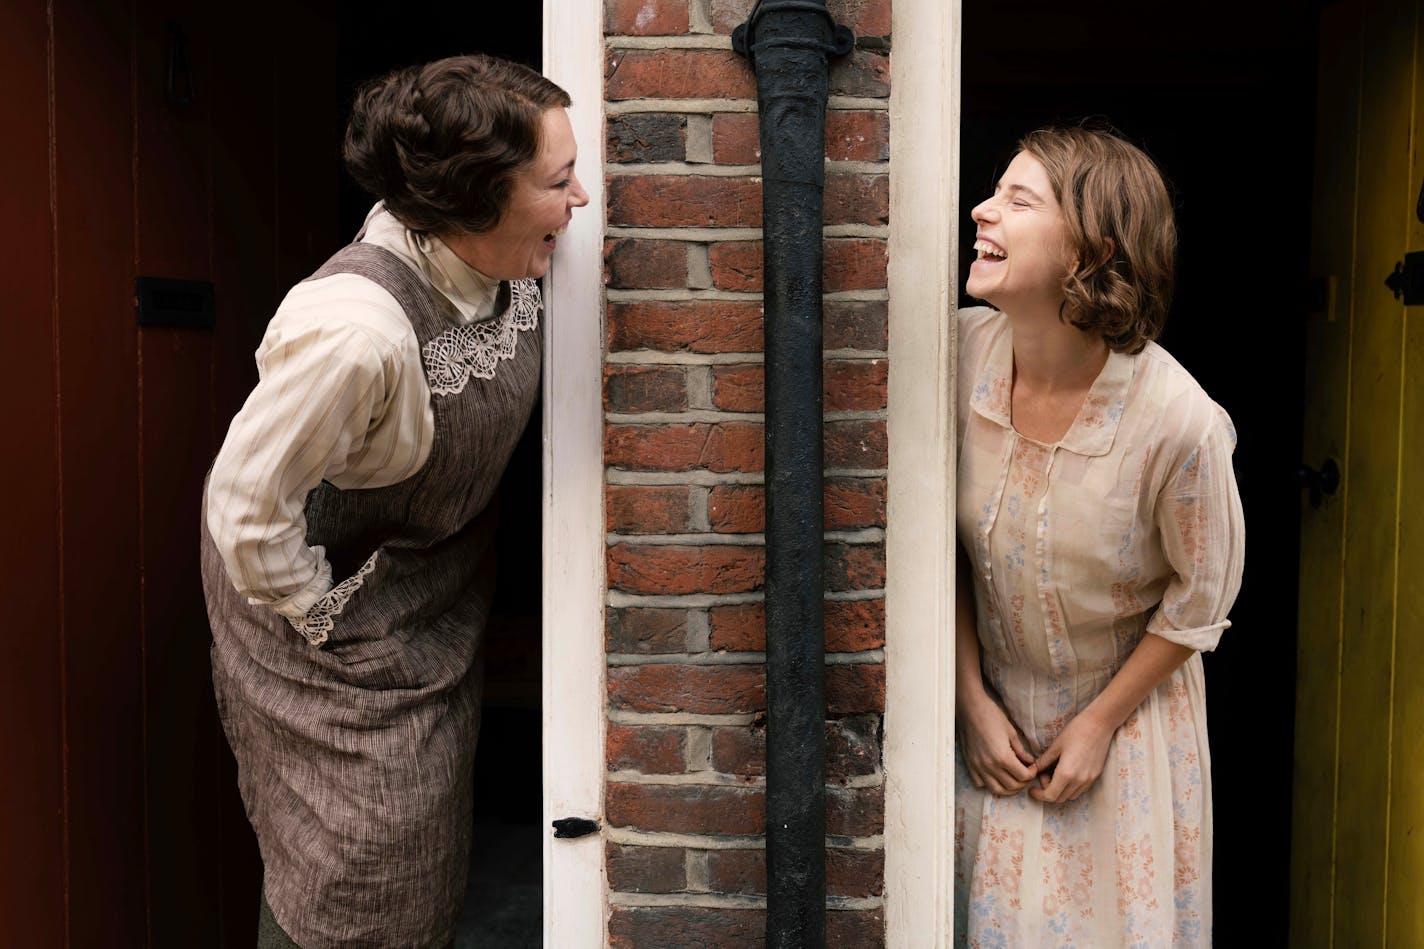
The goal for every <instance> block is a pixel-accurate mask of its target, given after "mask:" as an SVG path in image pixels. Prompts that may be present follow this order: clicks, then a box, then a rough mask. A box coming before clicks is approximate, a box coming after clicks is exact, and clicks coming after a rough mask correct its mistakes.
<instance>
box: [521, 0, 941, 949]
mask: <svg viewBox="0 0 1424 949" xmlns="http://www.w3.org/2000/svg"><path fill="white" fill-rule="evenodd" d="M959 10H960V2H959V0H949V2H945V0H896V2H895V4H894V6H893V8H892V17H893V20H892V24H893V26H892V28H893V35H894V38H895V52H894V66H893V68H894V77H893V83H892V87H891V90H892V91H891V96H890V122H891V138H890V158H891V176H890V207H891V213H890V236H889V254H890V265H889V280H888V286H889V297H890V303H889V353H890V380H889V422H888V434H889V474H888V477H889V497H888V508H887V525H886V565H887V581H886V624H887V634H886V640H887V642H886V674H887V683H888V684H887V698H886V720H885V775H886V777H885V782H886V784H885V792H886V793H885V861H886V863H885V917H886V927H887V945H888V946H890V947H891V949H902V947H914V949H920V947H925V949H944V947H948V946H949V945H950V942H951V928H952V924H953V898H952V897H953V894H952V890H951V887H952V880H953V867H952V861H953V832H954V818H953V806H954V628H953V621H954V550H955V540H954V459H955V452H954V398H953V393H954V325H953V319H952V314H953V301H954V299H955V295H956V292H957V283H958V276H957V273H956V265H955V258H956V255H957V225H958V218H959V201H958V177H959V175H958V169H959V45H960V29H959V27H960V15H959ZM603 55H604V54H603V0H544V72H545V74H546V75H548V76H549V77H550V78H551V79H553V80H554V81H555V82H557V83H559V84H560V85H561V86H563V87H564V88H565V89H567V90H568V91H569V93H570V95H572V96H573V99H574V105H573V108H572V109H570V111H569V115H570V119H571V120H572V122H573V128H574V134H575V137H576V138H577V140H578V142H579V144H580V146H581V149H580V153H579V161H578V166H577V167H578V175H579V179H580V180H581V181H582V182H583V185H584V187H585V188H586V189H587V191H588V193H589V206H588V208H586V209H585V210H583V211H580V212H578V213H576V214H575V215H574V218H573V222H572V224H571V225H570V228H569V231H568V233H567V234H566V235H565V236H564V238H563V239H562V240H561V242H560V243H561V247H560V253H559V255H558V257H556V258H555V261H554V266H553V269H552V271H551V273H550V276H549V279H548V281H547V283H546V286H547V293H546V299H545V324H544V325H545V341H546V349H545V357H544V370H545V372H544V500H543V516H544V528H543V551H544V554H543V579H544V604H543V610H544V612H543V624H544V634H543V655H544V657H545V661H544V664H543V669H544V672H543V676H544V680H543V707H544V713H543V729H544V732H543V735H544V738H543V744H544V750H543V763H544V801H543V813H544V828H545V837H544V945H545V946H560V947H562V946H578V947H581V949H582V947H589V946H595V945H597V946H606V945H607V926H606V925H605V920H606V918H607V911H608V910H607V907H608V895H607V886H606V882H605V879H604V867H603V842H602V835H599V834H593V835H589V836H588V837H584V838H582V839H579V840H572V841H570V840H555V839H554V838H553V837H552V833H551V831H550V829H549V825H550V822H552V821H553V820H555V819H557V818H560V817H570V816H578V817H590V818H596V819H599V820H600V822H601V820H602V811H603V788H604V783H603V782H604V727H605V721H606V703H605V655H604V638H603V629H604V604H605V599H606V583H605V561H604V556H605V528H604V513H603V480H604V465H603V411H602V404H603V403H602V377H603V322H602V317H603V281H602V274H603V234H604V227H605V221H604V196H603V139H604V130H603V118H604V117H603ZM595 933H596V934H598V935H597V936H595V935H594V934H595Z"/></svg>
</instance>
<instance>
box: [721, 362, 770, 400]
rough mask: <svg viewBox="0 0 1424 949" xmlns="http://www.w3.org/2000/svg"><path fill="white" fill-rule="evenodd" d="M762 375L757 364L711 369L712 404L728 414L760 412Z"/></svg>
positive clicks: (760, 368) (762, 393)
mask: <svg viewBox="0 0 1424 949" xmlns="http://www.w3.org/2000/svg"><path fill="white" fill-rule="evenodd" d="M763 375H764V372H763V370H762V367H761V365H760V364H759V363H745V364H742V365H730V366H713V367H712V404H713V405H714V406H716V407H717V408H719V409H724V410H726V411H728V412H760V411H762V408H763V404H762V399H763V395H764V392H763Z"/></svg>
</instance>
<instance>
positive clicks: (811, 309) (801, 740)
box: [732, 0, 854, 949]
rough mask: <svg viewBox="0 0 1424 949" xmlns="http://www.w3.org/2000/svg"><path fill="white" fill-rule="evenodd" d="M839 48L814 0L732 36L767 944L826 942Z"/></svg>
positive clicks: (793, 0) (750, 22) (792, 3)
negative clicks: (758, 265) (757, 370)
mask: <svg viewBox="0 0 1424 949" xmlns="http://www.w3.org/2000/svg"><path fill="white" fill-rule="evenodd" d="M853 45H854V37H853V36H852V34H851V32H850V30H848V29H846V28H845V27H843V26H838V25H837V24H836V23H835V22H834V21H833V20H832V19H831V15H830V13H829V12H828V11H827V10H826V4H825V2H824V0H757V3H756V4H755V5H754V6H753V7H752V10H751V13H750V15H749V16H748V17H747V22H746V23H744V24H742V25H741V26H739V27H737V29H736V31H735V32H734V33H733V34H732V46H733V48H734V49H736V51H737V52H738V53H741V54H742V55H743V56H746V57H747V59H748V60H750V62H751V66H752V69H753V71H754V72H755V73H756V78H757V108H758V110H759V112H760V114H761V166H762V237H763V241H764V248H765V250H764V264H765V292H764V304H765V310H766V318H765V329H766V666H767V669H766V673H767V675H766V678H767V683H766V692H767V729H766V731H767V735H766V851H767V853H766V862H767V901H766V902H767V919H766V945H767V947H768V949H810V947H821V946H824V945H825V944H826V734H825V721H826V698H825V618H824V609H823V598H824V592H823V576H822V574H823V570H822V563H821V560H822V554H821V549H822V539H821V534H822V516H821V481H822V446H821V256H822V253H821V240H822V238H821V228H822V223H823V222H822V196H821V192H822V190H823V188H824V185H825V177H826V174H825V141H826V97H827V57H829V56H844V55H845V54H846V53H849V52H850V50H851V47H852V46H853Z"/></svg>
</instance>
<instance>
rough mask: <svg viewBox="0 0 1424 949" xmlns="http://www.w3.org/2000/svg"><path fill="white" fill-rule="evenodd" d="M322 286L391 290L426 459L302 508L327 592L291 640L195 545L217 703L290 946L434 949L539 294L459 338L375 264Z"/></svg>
mask: <svg viewBox="0 0 1424 949" xmlns="http://www.w3.org/2000/svg"><path fill="white" fill-rule="evenodd" d="M334 273H354V274H358V275H360V276H362V277H365V278H367V279H369V280H372V281H374V282H375V283H377V284H378V285H380V286H381V287H383V288H385V289H386V290H387V291H388V292H390V293H391V295H392V296H394V297H395V299H396V301H397V302H398V303H399V304H400V305H401V308H402V309H403V310H404V312H405V315H406V317H407V319H409V320H410V323H411V325H412V326H413V327H414V329H415V332H416V337H417V340H418V342H419V344H420V348H421V361H422V364H423V367H424V370H425V373H426V379H427V382H428V384H429V386H430V391H431V393H432V396H431V397H432V404H433V412H434V420H435V434H434V440H433V443H432V445H431V449H430V456H429V458H428V459H427V461H426V462H425V464H424V466H423V467H422V468H421V469H420V470H419V471H418V472H416V473H415V474H414V475H412V476H411V477H409V478H407V479H405V480H404V481H401V482H399V483H397V484H394V485H390V486H387V487H382V488H369V489H360V490H341V489H338V488H336V487H334V486H332V485H331V484H328V483H326V482H322V483H321V484H320V485H319V486H318V487H317V488H315V489H314V490H313V491H312V492H311V493H310V494H309V495H308V497H307V501H306V507H305V513H306V520H307V534H306V541H307V543H308V544H309V545H312V546H315V545H318V544H320V545H323V546H324V547H325V548H326V556H327V559H328V560H329V561H330V562H331V565H332V576H333V577H335V578H337V580H338V581H339V582H338V583H337V584H336V585H335V586H334V587H333V589H332V591H331V592H330V593H328V594H327V595H326V596H324V597H323V598H322V600H321V601H320V602H319V603H318V604H317V606H315V607H313V609H312V610H311V611H309V612H308V613H307V616H306V618H305V620H304V622H303V624H302V629H301V631H300V634H299V632H298V630H296V629H294V628H293V626H292V625H291V624H289V623H288V621H287V620H286V618H284V617H283V616H281V615H280V614H278V613H276V612H275V611H273V610H272V609H270V608H268V607H264V606H254V605H249V604H248V603H247V600H246V598H245V597H243V596H241V595H240V594H238V593H237V591H236V590H235V589H234V588H233V585H232V583H231V582H230V581H229V579H228V576H227V572H226V570H225V569H224V566H223V562H222V558H221V556H220V555H219V554H218V552H217V549H216V548H215V547H214V545H213V543H212V539H211V537H210V536H208V533H207V530H206V528H204V531H203V547H202V571H203V587H204V592H205V593H206V595H207V602H208V615H209V619H210V620H211V623H212V630H213V647H212V662H213V685H214V689H215V691H216V693H217V703H218V713H219V715H220V716H221V718H222V722H223V727H224V730H225V732H226V733H227V738H228V742H229V743H230V744H231V746H232V750H233V754H234V755H235V757H236V759H237V765H238V784H239V788H240V790H241V792H242V799H243V803H244V805H245V807H246V810H247V815H248V818H249V819H250V820H251V822H252V826H253V829H254V830H255V831H256V833H257V840H258V844H259V846H260V848H261V852H262V862H263V867H264V881H263V892H264V895H265V897H266V899H267V902H268V904H269V905H270V906H271V908H272V912H273V915H274V916H275V917H276V920H277V922H279V923H280V924H281V926H282V928H283V929H285V930H286V931H287V933H288V934H289V935H290V936H291V937H292V938H293V939H294V940H295V941H296V942H297V943H298V944H299V945H301V946H302V947H304V949H336V947H342V949H362V947H369V949H394V947H401V949H406V947H409V949H422V947H430V946H444V945H445V944H447V943H448V942H450V940H451V939H453V937H454V931H455V922H456V919H457V917H458V916H459V913H460V907H461V903H462V900H463V897H464V890H465V876H466V872H467V867H468V860H469V847H470V822H471V806H472V792H473V787H472V769H473V764H474V752H475V739H476V736H477V733H478V729H479V710H480V691H481V686H482V670H481V669H480V667H479V664H478V663H477V661H476V660H477V657H478V654H479V653H478V647H479V644H480V640H481V635H482V632H483V629H484V624H485V619H486V616H487V613H488V609H489V603H490V600H491V595H492V592H493V589H492V586H493V578H494V573H493V566H494V565H493V550H492V540H493V527H494V518H493V514H492V511H490V510H489V509H488V506H489V501H490V498H491V495H492V494H493V493H494V490H495V488H496V486H497V485H498V483H499V478H500V475H501V473H502V472H503V470H504V467H505V464H506V463H507V462H508V460H509V456H510V454H511V453H512V452H513V450H514V446H515V444H516V442H517V441H518V439H519V437H520V434H521V432H522V431H523V429H524V426H525V423H526V422H527V421H528V419H529V415H530V412H531V410H532V408H533V405H534V400H535V397H536V395H537V392H538V380H539V368H540V339H539V333H538V332H537V314H538V310H539V290H538V286H537V284H536V283H535V282H534V281H532V280H525V281H516V282H515V283H513V284H512V285H511V286H510V287H509V293H508V296H509V298H510V305H509V306H508V308H506V309H505V310H504V312H502V313H501V314H500V315H498V316H495V317H493V318H491V319H489V320H485V321H482V322H479V323H474V324H469V325H466V326H460V327H455V326H452V325H451V324H450V322H449V321H448V320H446V319H445V318H444V317H443V316H442V315H441V313H440V311H439V310H438V309H437V308H436V305H435V303H434V301H433V300H432V299H431V296H430V293H431V291H430V290H429V289H428V287H427V285H426V284H425V282H424V281H423V280H422V279H421V278H420V277H419V276H418V275H417V274H416V273H415V272H414V271H412V270H411V269H410V268H409V267H408V266H407V265H405V264H404V263H402V262H401V260H400V258H398V257H397V256H395V255H394V254H392V253H391V252H389V251H387V250H385V249H383V248H380V247H377V246H374V245H368V244H361V243H356V244H352V245H350V246H348V247H346V248H344V249H343V250H341V251H339V252H337V254H336V255H335V256H334V257H332V258H331V260H330V261H328V262H327V263H326V265H325V266H323V267H322V268H321V269H320V270H318V271H317V272H316V273H315V274H313V275H312V277H311V278H309V279H313V280H315V279H318V278H320V277H325V276H327V275H329V274H334ZM502 297H503V295H502Z"/></svg>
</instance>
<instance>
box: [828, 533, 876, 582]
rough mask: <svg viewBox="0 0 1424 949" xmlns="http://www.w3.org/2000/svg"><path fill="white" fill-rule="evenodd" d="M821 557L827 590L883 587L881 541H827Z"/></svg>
mask: <svg viewBox="0 0 1424 949" xmlns="http://www.w3.org/2000/svg"><path fill="white" fill-rule="evenodd" d="M824 557H825V560H824V563H825V571H826V573H825V576H826V589H828V590H835V591H837V592H841V591H846V590H878V589H879V588H881V587H883V586H885V545H884V544H841V543H829V544H826V547H825V554H824Z"/></svg>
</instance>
